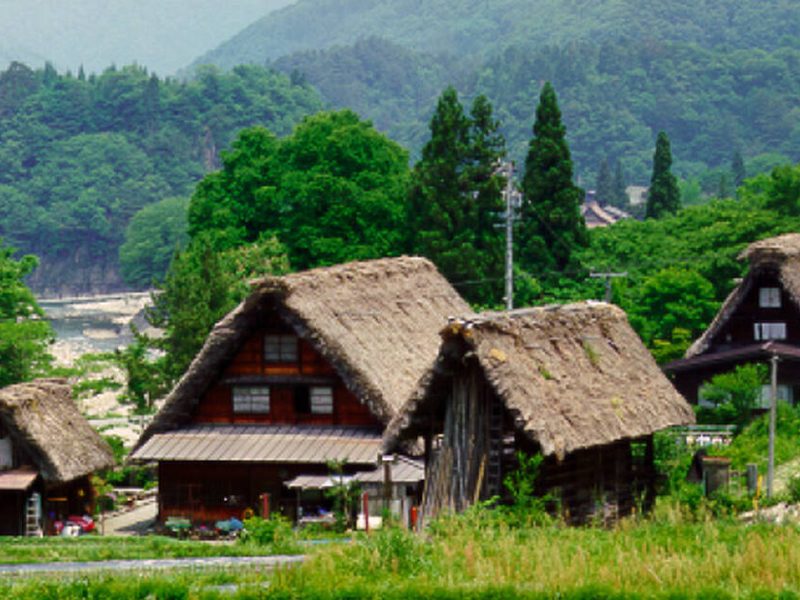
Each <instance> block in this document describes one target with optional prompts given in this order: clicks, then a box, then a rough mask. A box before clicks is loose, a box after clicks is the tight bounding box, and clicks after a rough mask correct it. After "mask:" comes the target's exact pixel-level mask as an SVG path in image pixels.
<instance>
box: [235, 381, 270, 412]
mask: <svg viewBox="0 0 800 600" xmlns="http://www.w3.org/2000/svg"><path fill="white" fill-rule="evenodd" d="M233 412H234V414H267V413H269V387H267V386H246V387H245V386H237V387H234V388H233Z"/></svg>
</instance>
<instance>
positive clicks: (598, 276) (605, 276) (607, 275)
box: [589, 271, 628, 304]
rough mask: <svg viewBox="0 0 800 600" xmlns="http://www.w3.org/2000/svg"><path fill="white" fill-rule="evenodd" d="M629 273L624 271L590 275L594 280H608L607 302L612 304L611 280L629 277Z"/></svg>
mask: <svg viewBox="0 0 800 600" xmlns="http://www.w3.org/2000/svg"><path fill="white" fill-rule="evenodd" d="M627 276H628V272H627V271H624V272H622V273H594V272H592V273H589V277H592V278H593V279H605V280H606V298H605V300H606V302H608V303H609V304H611V279H613V278H614V277H627Z"/></svg>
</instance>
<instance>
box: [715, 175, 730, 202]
mask: <svg viewBox="0 0 800 600" xmlns="http://www.w3.org/2000/svg"><path fill="white" fill-rule="evenodd" d="M730 197H731V190H730V187H729V186H728V176H727V175H725V173H721V174H720V176H719V184H718V186H717V198H719V199H720V200H721V199H723V198H730Z"/></svg>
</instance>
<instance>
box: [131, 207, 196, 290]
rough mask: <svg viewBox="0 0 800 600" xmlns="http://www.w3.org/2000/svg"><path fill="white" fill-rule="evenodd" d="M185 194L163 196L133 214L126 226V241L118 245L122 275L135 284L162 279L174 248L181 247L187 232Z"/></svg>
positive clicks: (145, 284) (142, 284)
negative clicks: (181, 196)
mask: <svg viewBox="0 0 800 600" xmlns="http://www.w3.org/2000/svg"><path fill="white" fill-rule="evenodd" d="M188 207H189V199H188V198H166V199H164V200H161V201H159V202H156V203H154V204H150V205H149V206H146V207H144V208H143V209H142V210H140V211H139V212H137V213H136V214H135V215H133V218H132V219H131V221H130V223H128V226H127V227H126V228H125V241H124V242H123V244H122V246H120V248H119V264H120V268H121V269H122V276H123V277H124V278H125V281H127V282H128V283H129V284H131V285H134V286H136V287H146V286H148V285H152V283H153V280H154V279H163V278H164V275H165V274H166V272H167V268H168V267H169V263H170V260H171V259H172V255H173V253H174V252H175V249H176V248H178V247H183V246H184V245H185V244H186V242H187V241H188V239H189V237H188V234H187V233H186V211H187V209H188Z"/></svg>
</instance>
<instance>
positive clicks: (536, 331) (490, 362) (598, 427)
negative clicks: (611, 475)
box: [384, 302, 694, 458]
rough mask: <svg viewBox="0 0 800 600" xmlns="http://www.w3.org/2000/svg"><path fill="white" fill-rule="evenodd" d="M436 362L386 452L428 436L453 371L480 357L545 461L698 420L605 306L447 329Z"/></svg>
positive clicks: (522, 314) (490, 318)
mask: <svg viewBox="0 0 800 600" xmlns="http://www.w3.org/2000/svg"><path fill="white" fill-rule="evenodd" d="M442 337H443V338H444V343H443V345H442V349H441V351H440V353H439V358H438V359H437V362H436V364H435V366H434V367H433V368H432V369H431V370H430V371H429V372H428V374H427V375H426V376H425V377H424V378H423V380H422V381H421V383H420V386H419V387H418V389H417V391H416V392H415V394H414V396H412V397H411V399H410V400H409V402H408V403H407V404H406V405H405V406H404V407H403V409H402V411H401V412H400V413H399V414H398V416H397V417H395V419H394V420H393V421H392V422H391V424H390V425H389V427H388V428H387V431H386V433H385V435H384V446H385V447H386V448H393V447H394V446H396V445H397V444H398V443H399V442H401V441H403V440H405V439H408V438H411V437H416V436H417V435H420V434H421V433H422V432H424V431H426V429H425V421H427V419H428V415H429V414H430V413H429V410H430V409H432V406H433V404H432V403H434V404H435V403H436V402H440V401H441V398H442V393H441V392H439V393H437V392H434V393H431V392H432V391H433V390H437V389H438V390H446V388H447V383H446V382H447V379H448V371H451V370H452V369H457V368H459V365H460V364H463V361H464V360H467V359H468V358H469V357H470V356H474V357H475V359H476V360H477V361H478V364H479V365H480V367H481V369H482V371H483V373H484V374H485V376H486V380H487V381H488V383H489V385H490V386H491V387H492V389H493V390H494V392H495V393H496V394H497V396H498V397H499V398H500V399H501V400H502V401H503V403H504V404H505V406H506V408H507V409H508V410H509V411H510V412H511V414H512V415H513V416H514V418H515V421H516V423H517V427H518V428H519V429H520V430H522V431H524V432H525V433H527V434H528V435H529V436H530V437H531V438H532V439H533V440H534V441H536V442H537V443H538V444H539V445H540V446H541V448H542V451H543V452H544V453H545V454H546V455H551V454H555V455H556V456H558V457H559V458H561V457H563V456H564V455H566V454H567V453H569V452H573V451H575V450H579V449H581V448H587V447H590V446H595V445H604V444H608V443H611V442H613V441H615V440H619V439H624V438H636V437H639V436H643V435H647V434H650V433H652V432H654V431H656V430H659V429H663V428H665V427H669V426H672V425H684V424H688V423H693V422H694V413H693V412H692V409H691V408H690V407H689V405H688V404H687V403H686V401H685V400H684V399H683V398H682V397H681V396H680V395H679V394H678V392H677V391H676V390H675V388H673V387H672V384H671V383H670V382H669V381H668V380H667V379H666V377H665V376H664V375H663V374H662V372H661V370H660V369H659V368H658V366H657V365H656V363H655V361H654V360H653V358H652V356H651V355H650V353H649V352H648V351H647V349H646V348H645V347H644V345H643V344H642V342H641V340H640V339H639V337H638V336H637V335H636V333H635V332H634V331H633V329H631V327H630V325H629V324H628V320H627V317H626V315H625V313H624V312H623V311H622V310H621V309H619V308H617V307H616V306H613V305H610V304H605V303H596V302H592V303H581V304H572V305H567V306H557V307H545V308H531V309H524V310H517V311H511V312H507V313H487V314H483V315H479V316H477V317H476V318H472V319H463V320H459V321H454V322H453V323H451V324H450V325H449V326H448V327H447V328H445V329H444V331H443V332H442Z"/></svg>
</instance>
